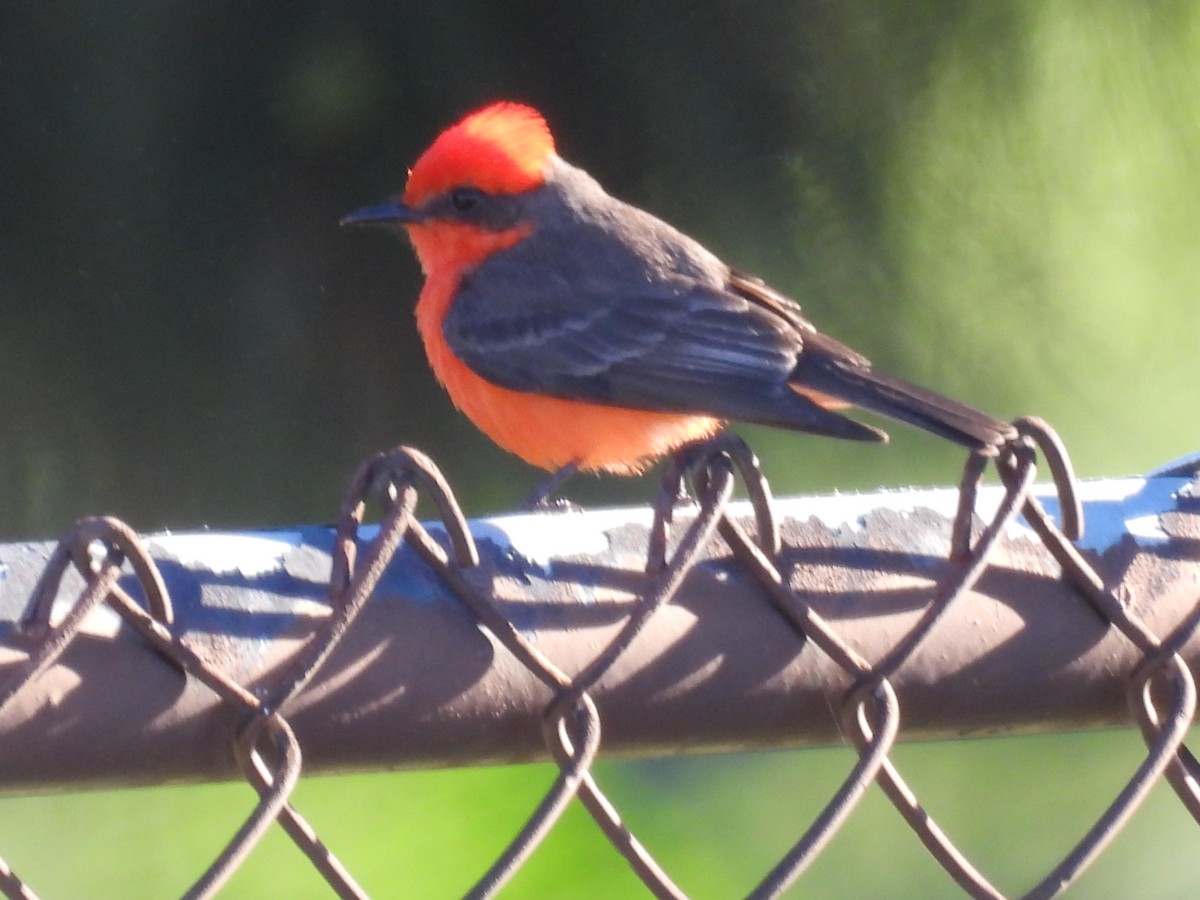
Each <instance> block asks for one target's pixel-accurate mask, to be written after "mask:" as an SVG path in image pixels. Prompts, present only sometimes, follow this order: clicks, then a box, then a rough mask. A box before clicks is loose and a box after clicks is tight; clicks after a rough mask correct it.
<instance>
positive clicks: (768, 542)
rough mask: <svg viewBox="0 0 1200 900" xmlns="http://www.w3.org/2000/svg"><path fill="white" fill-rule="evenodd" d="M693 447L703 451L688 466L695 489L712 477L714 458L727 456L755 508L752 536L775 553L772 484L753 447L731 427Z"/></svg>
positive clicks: (777, 544) (776, 529)
mask: <svg viewBox="0 0 1200 900" xmlns="http://www.w3.org/2000/svg"><path fill="white" fill-rule="evenodd" d="M695 449H696V450H697V451H698V452H700V453H702V454H703V455H702V456H700V457H699V458H698V459H697V460H696V461H695V464H694V465H692V466H691V468H690V474H691V477H692V481H693V484H695V485H696V487H697V493H699V492H700V490H701V487H700V486H701V485H702V484H703V483H704V482H705V481H707V480H708V479H710V478H711V472H712V469H713V465H714V463H715V461H716V459H718V458H719V457H722V456H723V457H725V458H727V459H729V460H730V461H731V462H732V463H733V465H734V467H735V468H736V469H737V471H738V473H739V474H740V475H741V476H742V484H744V485H745V486H746V494H747V496H748V497H749V499H750V508H751V509H752V510H754V525H755V536H756V538H757V540H758V545H759V546H760V547H762V549H763V552H764V553H765V554H767V556H777V555H778V554H779V551H780V548H781V546H782V545H781V543H780V537H779V525H778V523H777V522H776V520H775V509H774V499H773V498H772V496H771V485H770V484H769V483H768V482H767V476H766V474H765V473H764V472H763V470H762V464H761V463H760V462H759V460H758V457H757V456H756V455H755V453H754V451H753V450H751V449H750V445H749V444H747V443H746V442H745V441H744V440H742V439H741V438H740V437H738V436H737V435H736V434H734V433H733V432H732V431H723V432H721V433H720V434H718V435H717V436H716V437H714V438H712V439H710V440H709V441H707V442H705V443H704V444H701V445H699V446H697V447H696V448H695Z"/></svg>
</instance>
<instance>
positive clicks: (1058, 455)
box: [1014, 416, 1084, 541]
mask: <svg viewBox="0 0 1200 900" xmlns="http://www.w3.org/2000/svg"><path fill="white" fill-rule="evenodd" d="M1014 424H1015V425H1016V426H1017V432H1018V433H1019V434H1020V435H1021V436H1022V437H1026V438H1029V439H1030V440H1031V441H1033V443H1034V444H1035V445H1036V446H1037V448H1038V450H1040V451H1041V456H1042V459H1043V460H1044V461H1045V463H1046V467H1047V468H1048V469H1049V470H1050V478H1051V480H1052V481H1053V482H1054V492H1055V494H1056V495H1057V497H1058V508H1059V516H1060V517H1061V519H1062V522H1061V524H1060V525H1059V529H1060V530H1061V531H1062V533H1063V534H1064V535H1066V537H1067V540H1070V541H1077V540H1079V539H1080V538H1081V537H1083V529H1084V523H1083V503H1082V502H1080V500H1079V482H1078V480H1077V479H1076V478H1075V467H1074V466H1073V465H1071V457H1070V455H1069V454H1068V453H1067V447H1066V445H1065V444H1064V443H1063V442H1062V438H1060V437H1059V436H1058V432H1057V431H1055V430H1054V429H1053V428H1051V427H1050V424H1049V423H1048V422H1046V421H1045V420H1043V419H1039V418H1037V417H1036V416H1025V417H1023V418H1020V419H1017V421H1016V422H1015V423H1014Z"/></svg>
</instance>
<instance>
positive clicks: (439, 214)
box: [342, 100, 1016, 483]
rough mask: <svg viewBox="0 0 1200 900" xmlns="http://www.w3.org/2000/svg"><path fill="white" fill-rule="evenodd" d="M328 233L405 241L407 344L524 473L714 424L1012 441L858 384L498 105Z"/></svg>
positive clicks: (797, 324)
mask: <svg viewBox="0 0 1200 900" xmlns="http://www.w3.org/2000/svg"><path fill="white" fill-rule="evenodd" d="M342 224H352V225H383V226H387V227H389V228H391V229H393V230H395V231H397V232H400V233H401V234H402V235H403V234H405V233H406V234H407V237H408V239H409V240H410V241H411V243H412V246H413V248H414V250H415V252H416V256H417V259H418V261H419V263H420V266H421V269H422V271H423V274H424V278H425V280H424V284H423V287H422V288H421V291H420V295H419V297H418V299H417V302H416V321H417V330H418V332H419V334H420V337H421V340H422V343H423V344H424V348H425V352H426V355H427V357H428V361H429V364H430V366H431V368H432V369H433V372H434V375H435V376H436V378H437V380H438V381H439V382H440V383H441V384H442V385H443V386H444V387H445V389H446V391H447V392H448V393H449V395H450V398H451V400H452V401H453V403H454V404H455V405H456V406H457V407H458V409H459V410H461V411H462V412H463V413H464V414H465V415H466V416H467V418H468V419H470V420H471V421H472V422H473V423H474V424H475V425H476V426H477V427H478V428H479V429H480V430H481V431H483V432H484V433H485V434H486V435H487V436H488V437H490V438H491V439H492V440H493V441H494V442H495V443H496V444H498V445H499V446H500V447H502V448H504V449H505V450H507V451H509V452H511V453H514V454H516V455H517V456H518V457H520V458H521V459H523V460H524V461H525V462H527V463H529V464H531V465H533V466H536V467H538V468H541V469H545V470H547V471H549V472H552V473H555V475H554V476H552V478H551V481H552V482H554V483H557V482H558V481H559V480H561V479H563V478H565V477H566V476H569V475H571V474H573V473H575V472H593V473H611V474H616V475H636V474H639V473H641V472H642V471H644V470H645V469H646V468H647V467H648V466H650V465H652V464H653V463H655V462H657V461H658V460H660V459H661V458H663V457H665V456H667V455H669V454H672V453H675V452H676V451H679V450H680V449H681V448H683V447H685V446H686V445H691V444H693V443H695V442H697V441H701V440H703V439H706V438H709V437H712V436H714V435H715V434H717V433H718V432H719V431H721V430H722V429H723V428H724V427H725V426H726V425H727V424H728V423H730V422H743V423H753V424H761V425H768V426H776V427H779V428H784V429H790V430H793V431H798V432H807V433H811V434H816V435H824V436H827V437H833V438H842V439H847V440H853V441H874V442H884V441H886V440H887V439H888V436H887V434H886V433H885V432H883V431H881V430H879V429H878V428H875V427H873V426H870V425H867V424H864V423H862V422H860V421H858V420H856V419H854V418H851V417H849V416H847V415H844V414H843V411H844V410H849V409H852V408H857V409H864V410H869V411H870V412H873V413H877V414H881V415H883V416H885V417H888V418H891V419H895V420H898V421H901V422H905V423H908V424H909V425H913V426H916V427H918V428H921V429H924V430H925V431H928V432H931V433H932V434H935V435H939V436H940V437H942V438H946V439H949V440H950V441H953V442H955V443H957V444H960V445H962V446H964V447H967V448H970V449H971V450H975V451H980V452H982V453H984V454H985V455H989V456H995V455H997V454H998V453H999V452H1000V448H1002V447H1003V446H1004V445H1005V444H1006V443H1007V442H1009V441H1011V440H1012V439H1014V438H1015V437H1016V431H1015V429H1014V427H1013V426H1012V425H1011V424H1009V423H1007V422H1004V421H1002V420H999V419H997V418H994V417H992V416H990V415H988V414H986V413H983V412H980V411H978V410H976V409H973V408H971V407H970V406H967V405H965V404H963V403H960V402H958V401H956V400H952V399H950V398H948V397H945V396H942V395H941V394H939V393H937V392H935V391H932V390H929V389H927V388H924V387H920V386H918V385H915V384H911V383H909V382H906V381H903V380H901V379H898V378H894V377H892V376H890V375H886V374H883V373H881V372H877V371H876V370H875V369H874V368H873V367H872V365H871V363H870V361H869V360H868V359H867V358H866V357H865V356H863V355H862V354H860V353H858V352H856V351H854V350H852V349H851V348H849V347H847V346H846V345H844V344H842V343H840V342H838V341H837V340H835V339H833V338H831V337H829V336H827V335H825V334H823V333H822V332H820V331H818V330H817V328H816V327H815V326H814V325H813V324H812V323H811V322H810V321H809V320H808V319H807V318H806V317H805V316H804V315H803V314H802V312H801V308H800V306H799V304H797V303H796V302H795V301H793V300H792V299H790V298H789V297H787V296H786V295H785V294H783V293H781V292H780V291H778V290H776V289H775V288H773V287H771V286H770V285H768V284H767V283H766V282H765V281H763V280H762V279H760V278H757V277H755V276H753V275H750V274H747V273H745V272H743V271H740V270H738V269H736V268H733V267H731V266H729V265H727V264H726V263H725V262H722V260H721V259H720V258H718V257H717V256H716V255H715V254H714V253H712V252H710V251H709V250H707V249H706V248H705V247H704V246H702V245H701V244H700V243H699V242H698V241H696V240H694V239H692V238H690V237H688V236H687V235H685V234H684V233H682V232H681V231H679V230H678V229H676V228H675V227H673V226H671V225H669V224H667V223H666V222H664V221H663V220H661V219H659V218H657V217H655V216H654V215H652V214H651V213H649V212H646V211H644V210H642V209H640V208H638V207H636V206H633V205H631V204H629V203H626V202H623V201H621V200H618V199H616V198H615V197H613V196H611V195H609V194H608V193H607V192H606V191H605V190H604V188H603V187H601V185H600V184H599V182H598V181H596V179H594V178H593V177H592V176H591V175H589V174H588V173H587V172H586V171H584V170H583V169H581V168H579V167H576V166H574V165H571V164H570V163H568V162H566V161H565V160H563V159H562V158H561V157H560V156H559V155H558V152H557V150H556V146H555V141H554V137H553V135H552V134H551V131H550V128H549V126H548V125H547V123H546V120H545V118H544V117H543V116H542V115H541V113H539V112H538V111H537V110H535V109H533V108H532V107H530V106H527V105H525V104H522V103H518V102H514V101H508V100H502V101H498V102H493V103H490V104H489V105H487V106H484V107H483V108H482V109H478V110H476V111H475V112H472V113H470V114H469V115H467V116H465V117H464V118H462V119H461V120H460V121H458V122H457V123H455V124H453V125H451V126H450V127H448V128H446V129H445V130H444V131H442V132H441V133H440V134H439V135H438V136H437V137H436V139H435V140H434V141H433V143H432V144H430V145H429V147H428V149H426V150H425V151H424V152H423V153H422V154H421V155H420V157H419V158H418V159H417V161H416V162H415V163H414V164H413V166H412V168H411V169H410V170H409V175H408V180H407V183H406V185H405V188H404V191H403V193H402V194H401V195H399V196H397V197H395V198H393V199H390V200H388V201H386V202H384V203H381V204H378V205H374V206H368V207H365V208H363V209H359V210H357V211H356V212H352V213H350V214H349V215H347V216H345V217H344V218H343V219H342Z"/></svg>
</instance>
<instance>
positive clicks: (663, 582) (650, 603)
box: [564, 460, 734, 700]
mask: <svg viewBox="0 0 1200 900" xmlns="http://www.w3.org/2000/svg"><path fill="white" fill-rule="evenodd" d="M733 480H734V479H733V470H732V468H731V466H730V464H729V461H728V460H723V461H721V460H717V461H715V462H714V466H713V471H712V473H711V477H710V478H709V479H708V480H707V481H706V483H705V484H704V486H703V490H702V491H701V492H700V509H699V511H698V512H697V514H696V518H695V519H693V520H692V521H691V522H690V523H688V526H687V529H686V530H685V531H684V533H683V536H682V537H681V538H680V540H679V545H678V546H677V547H676V548H675V553H674V555H673V556H672V557H671V558H670V559H669V560H664V563H663V566H662V567H660V568H656V569H655V570H653V571H652V572H651V573H650V575H651V576H652V577H653V580H652V581H651V582H650V584H649V587H648V588H647V590H646V593H645V595H644V596H643V597H642V598H641V601H640V602H639V603H638V604H637V605H636V606H635V607H634V608H633V611H632V612H631V613H630V614H629V618H628V619H626V620H625V624H624V625H622V626H621V630H620V631H619V632H617V634H616V636H615V637H614V638H613V639H612V640H611V641H609V643H608V644H607V645H605V647H604V649H603V651H601V652H600V653H599V654H597V655H596V657H595V658H594V659H593V660H592V661H591V662H590V663H588V665H587V666H586V667H585V668H584V669H583V671H582V672H580V673H579V674H578V675H576V676H575V678H574V679H572V680H571V684H570V687H569V688H568V689H567V692H566V693H565V694H564V697H566V698H569V699H572V700H573V699H574V698H577V697H578V696H580V695H581V694H583V693H584V692H585V691H588V690H590V689H591V688H592V686H593V685H594V684H595V683H596V682H597V681H598V680H599V679H600V678H601V677H602V676H603V675H604V673H605V672H607V671H608V670H609V668H611V667H612V664H613V663H614V662H615V661H616V659H617V657H619V656H620V655H621V654H622V653H624V652H625V651H626V650H627V649H628V648H629V645H630V644H632V643H633V641H634V639H636V638H637V636H638V635H639V634H640V633H641V631H642V629H643V628H644V627H645V625H646V623H647V622H648V621H649V620H650V617H651V616H652V615H654V613H655V612H657V611H658V609H659V608H661V607H662V606H663V605H664V604H666V603H669V602H670V601H671V599H672V598H673V597H674V596H675V594H676V592H677V591H678V590H679V588H680V586H681V585H682V584H683V580H684V578H686V577H687V575H688V573H689V572H691V570H692V569H693V568H694V567H695V565H696V563H697V562H698V561H699V560H700V557H701V555H702V554H703V553H704V550H705V548H706V547H708V546H709V544H710V543H711V541H712V537H713V533H714V532H715V531H716V528H717V525H718V524H719V523H720V521H721V520H722V518H723V517H724V515H725V509H726V506H727V504H728V503H729V498H730V496H731V495H732V494H733ZM648 577H649V576H648Z"/></svg>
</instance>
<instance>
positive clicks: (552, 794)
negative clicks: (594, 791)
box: [466, 694, 600, 900]
mask: <svg viewBox="0 0 1200 900" xmlns="http://www.w3.org/2000/svg"><path fill="white" fill-rule="evenodd" d="M559 713H562V714H563V715H561V716H560V715H559ZM573 717H575V718H577V721H575V722H573V723H572V724H571V725H570V726H567V725H566V724H565V720H566V719H569V718H573ZM542 734H543V737H544V738H545V740H546V746H547V749H549V751H550V752H551V754H552V755H553V756H554V757H555V760H556V761H557V762H558V766H559V772H558V776H557V777H556V778H555V780H554V784H553V785H552V786H551V787H550V790H549V791H547V792H546V795H545V796H544V797H543V798H542V800H541V802H540V803H539V804H538V806H537V809H535V810H534V812H533V814H532V815H531V816H530V817H529V819H528V820H526V822H525V824H524V825H523V826H522V827H521V830H520V831H518V832H517V836H516V837H515V838H513V840H512V842H511V843H510V844H509V845H508V846H507V847H506V848H505V849H504V852H503V853H501V854H500V857H499V858H498V859H497V860H496V861H495V862H494V863H493V864H492V866H491V868H489V869H488V870H487V872H486V873H484V875H483V877H482V878H480V879H479V881H478V882H476V884H475V886H474V887H473V888H471V890H470V891H468V892H467V894H466V896H467V897H468V898H472V900H474V898H484V897H493V896H495V895H496V893H497V892H498V891H499V890H500V888H502V887H503V886H504V884H505V882H507V881H508V880H509V879H510V878H511V877H512V876H513V874H514V873H515V872H516V871H517V869H519V868H520V867H521V866H522V865H523V864H524V863H525V861H526V860H527V859H528V858H529V856H530V855H531V854H532V853H533V851H534V850H536V849H537V848H538V846H539V845H540V844H541V843H542V841H543V840H544V839H545V837H546V835H547V834H548V833H549V831H550V829H551V828H553V827H554V824H555V823H556V822H557V821H558V820H559V818H560V817H561V816H562V814H563V812H565V811H566V808H567V804H568V803H570V802H571V798H572V797H574V796H575V795H576V793H577V792H578V791H579V788H580V785H581V784H582V783H583V781H584V779H585V778H586V777H587V771H588V769H589V768H590V767H591V765H592V763H593V762H594V761H595V758H596V754H597V753H598V752H599V750H600V713H599V712H598V711H597V709H596V705H595V704H594V703H593V702H592V699H591V698H590V697H588V696H587V695H586V694H585V695H583V696H582V697H580V698H579V700H578V702H576V703H573V704H570V705H569V706H565V707H564V706H560V705H559V701H558V699H557V698H556V700H555V702H554V703H551V705H550V706H549V707H547V711H546V714H545V715H544V716H543V719H542ZM560 754H561V755H560Z"/></svg>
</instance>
